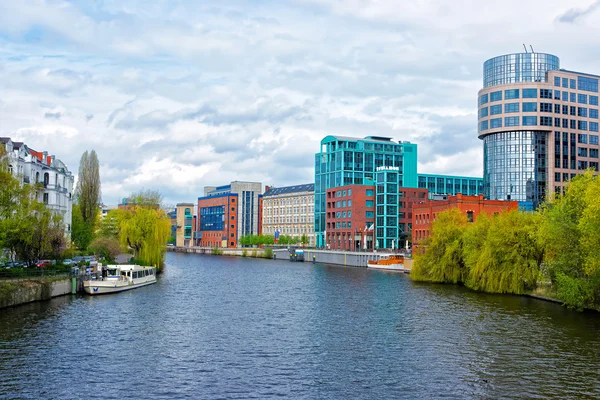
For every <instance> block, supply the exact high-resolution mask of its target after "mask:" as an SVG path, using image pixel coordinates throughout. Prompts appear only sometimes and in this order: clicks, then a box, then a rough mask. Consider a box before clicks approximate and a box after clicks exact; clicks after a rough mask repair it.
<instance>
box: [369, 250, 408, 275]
mask: <svg viewBox="0 0 600 400" xmlns="http://www.w3.org/2000/svg"><path fill="white" fill-rule="evenodd" d="M367 268H374V269H385V270H388V271H400V272H405V271H406V270H405V268H404V256H402V255H397V254H390V255H388V256H384V257H382V258H380V259H379V260H368V261H367Z"/></svg>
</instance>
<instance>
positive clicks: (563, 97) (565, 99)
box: [562, 92, 569, 101]
mask: <svg viewBox="0 0 600 400" xmlns="http://www.w3.org/2000/svg"><path fill="white" fill-rule="evenodd" d="M562 101H569V92H562Z"/></svg>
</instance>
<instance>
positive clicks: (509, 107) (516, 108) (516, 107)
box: [504, 103, 519, 113]
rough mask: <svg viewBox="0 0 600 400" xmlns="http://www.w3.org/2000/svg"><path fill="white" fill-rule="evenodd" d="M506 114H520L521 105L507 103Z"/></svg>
mask: <svg viewBox="0 0 600 400" xmlns="http://www.w3.org/2000/svg"><path fill="white" fill-rule="evenodd" d="M504 112H505V113H514V112H519V103H506V104H505V105H504Z"/></svg>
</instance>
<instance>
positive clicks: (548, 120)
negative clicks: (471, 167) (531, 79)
mask: <svg viewBox="0 0 600 400" xmlns="http://www.w3.org/2000/svg"><path fill="white" fill-rule="evenodd" d="M553 122H554V124H553ZM561 122H562V124H561ZM519 123H520V125H519ZM539 125H540V126H554V127H556V128H560V127H563V128H568V129H578V130H580V131H587V130H588V128H589V130H590V131H591V132H598V122H589V123H588V121H578V120H574V119H571V120H568V119H566V118H563V119H562V121H561V119H560V118H554V119H552V117H540V120H539ZM504 126H505V127H512V126H538V117H533V116H532V117H529V116H525V117H521V120H519V117H504ZM497 128H502V118H492V119H490V120H489V124H488V121H481V122H479V130H480V131H485V130H488V129H497Z"/></svg>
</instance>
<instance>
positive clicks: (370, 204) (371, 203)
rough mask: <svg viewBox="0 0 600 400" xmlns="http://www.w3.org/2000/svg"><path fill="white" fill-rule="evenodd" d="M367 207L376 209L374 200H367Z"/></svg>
mask: <svg viewBox="0 0 600 400" xmlns="http://www.w3.org/2000/svg"><path fill="white" fill-rule="evenodd" d="M365 205H366V206H367V207H374V203H373V200H367V203H366V204H365Z"/></svg>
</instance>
